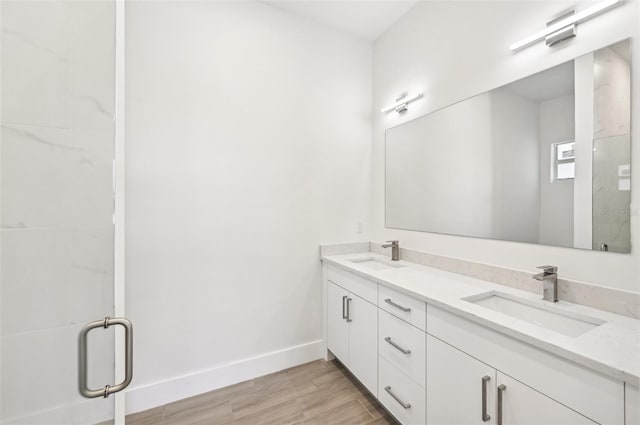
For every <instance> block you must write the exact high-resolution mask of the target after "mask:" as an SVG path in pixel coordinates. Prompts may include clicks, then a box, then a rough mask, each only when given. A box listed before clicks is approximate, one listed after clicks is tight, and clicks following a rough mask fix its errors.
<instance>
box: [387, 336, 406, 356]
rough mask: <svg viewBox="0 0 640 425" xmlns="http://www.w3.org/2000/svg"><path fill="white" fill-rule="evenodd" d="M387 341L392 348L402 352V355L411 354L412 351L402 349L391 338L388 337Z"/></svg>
mask: <svg viewBox="0 0 640 425" xmlns="http://www.w3.org/2000/svg"><path fill="white" fill-rule="evenodd" d="M384 340H385V341H387V342H388V343H389V344H391V346H392V347H393V348H395V349H397V350H398V351H400V352H401V353H402V354H411V350H407V349H406V348H402V347H400V346H399V345H398V344H396V343H395V342H393V340H392V339H391V337H390V336H388V337H386V338H385V339H384Z"/></svg>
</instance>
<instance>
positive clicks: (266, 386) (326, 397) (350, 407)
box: [126, 360, 397, 425]
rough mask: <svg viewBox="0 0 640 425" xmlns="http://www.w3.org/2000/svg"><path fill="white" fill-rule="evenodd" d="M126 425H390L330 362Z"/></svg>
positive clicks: (214, 394) (259, 380)
mask: <svg viewBox="0 0 640 425" xmlns="http://www.w3.org/2000/svg"><path fill="white" fill-rule="evenodd" d="M126 423H127V425H151V424H160V425H196V424H198V425H200V424H202V425H204V424H216V425H269V424H272V425H283V424H291V425H293V424H296V425H358V424H360V425H396V424H397V423H396V422H395V421H394V419H393V418H392V417H391V416H390V415H389V414H388V413H387V412H386V411H385V410H384V409H383V408H382V407H381V406H380V404H378V402H377V401H376V400H375V399H374V398H373V397H372V396H371V395H370V394H369V393H368V392H367V391H366V390H365V389H364V387H363V386H362V385H361V384H360V383H359V382H358V381H357V380H356V379H355V378H353V377H352V376H351V375H350V374H349V372H347V371H346V370H345V369H344V367H343V366H342V365H341V364H340V363H338V362H335V361H331V362H325V361H322V360H318V361H315V362H312V363H307V364H305V365H302V366H297V367H294V368H292V369H287V370H283V371H281V372H277V373H274V374H271V375H267V376H263V377H260V378H257V379H253V380H251V381H246V382H242V383H240V384H236V385H233V386H230V387H226V388H221V389H219V390H216V391H211V392H208V393H205V394H201V395H198V396H195V397H191V398H187V399H184V400H180V401H176V402H174V403H170V404H166V405H164V406H160V407H156V408H154V409H150V410H147V411H144V412H140V413H136V414H133V415H129V416H127V418H126Z"/></svg>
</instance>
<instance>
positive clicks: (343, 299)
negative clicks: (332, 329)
mask: <svg viewBox="0 0 640 425" xmlns="http://www.w3.org/2000/svg"><path fill="white" fill-rule="evenodd" d="M347 298H348V297H347V296H346V295H344V296H343V297H342V318H343V319H346V318H347V314H346V313H345V310H344V309H345V306H344V305H345V301H346V300H347Z"/></svg>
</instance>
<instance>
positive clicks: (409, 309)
mask: <svg viewBox="0 0 640 425" xmlns="http://www.w3.org/2000/svg"><path fill="white" fill-rule="evenodd" d="M384 302H386V303H387V304H389V305H392V306H394V307H395V308H397V309H398V310H402V311H404V312H405V313H408V312H410V311H411V307H404V306H401V305H400V304H396V303H394V302H393V301H391V298H387V299H386V300H384Z"/></svg>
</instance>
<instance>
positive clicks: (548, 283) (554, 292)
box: [533, 266, 558, 303]
mask: <svg viewBox="0 0 640 425" xmlns="http://www.w3.org/2000/svg"><path fill="white" fill-rule="evenodd" d="M536 268H537V269H542V273H538V274H534V275H533V278H534V279H535V280H539V281H541V282H542V299H543V300H547V301H552V302H554V303H555V302H558V267H556V266H538V267H536Z"/></svg>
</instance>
